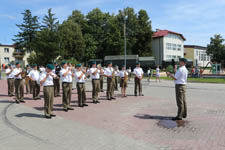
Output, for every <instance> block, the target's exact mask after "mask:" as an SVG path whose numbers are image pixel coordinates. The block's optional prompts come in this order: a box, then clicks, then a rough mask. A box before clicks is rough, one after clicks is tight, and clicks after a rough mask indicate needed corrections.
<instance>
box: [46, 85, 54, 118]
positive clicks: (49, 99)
mask: <svg viewBox="0 0 225 150" xmlns="http://www.w3.org/2000/svg"><path fill="white" fill-rule="evenodd" d="M43 90H44V102H45V104H44V113H45V116H51V114H52V111H53V100H54V86H44V88H43Z"/></svg>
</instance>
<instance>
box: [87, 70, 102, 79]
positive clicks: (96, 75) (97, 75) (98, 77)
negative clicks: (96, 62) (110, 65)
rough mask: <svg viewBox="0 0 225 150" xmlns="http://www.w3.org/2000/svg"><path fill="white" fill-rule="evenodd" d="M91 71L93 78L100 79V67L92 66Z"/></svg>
mask: <svg viewBox="0 0 225 150" xmlns="http://www.w3.org/2000/svg"><path fill="white" fill-rule="evenodd" d="M96 70H98V71H97V72H96V74H95V75H93V73H94V72H95V71H96ZM89 72H90V74H91V79H100V70H99V69H98V68H91V69H90V70H89Z"/></svg>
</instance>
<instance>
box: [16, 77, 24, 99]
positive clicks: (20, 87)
mask: <svg viewBox="0 0 225 150" xmlns="http://www.w3.org/2000/svg"><path fill="white" fill-rule="evenodd" d="M15 94H16V101H23V99H24V81H23V79H15Z"/></svg>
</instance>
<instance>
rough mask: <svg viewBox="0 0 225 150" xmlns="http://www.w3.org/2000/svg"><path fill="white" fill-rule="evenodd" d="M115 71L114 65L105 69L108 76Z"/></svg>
mask: <svg viewBox="0 0 225 150" xmlns="http://www.w3.org/2000/svg"><path fill="white" fill-rule="evenodd" d="M112 73H113V68H112V67H108V68H106V69H105V71H104V74H105V75H107V76H112Z"/></svg>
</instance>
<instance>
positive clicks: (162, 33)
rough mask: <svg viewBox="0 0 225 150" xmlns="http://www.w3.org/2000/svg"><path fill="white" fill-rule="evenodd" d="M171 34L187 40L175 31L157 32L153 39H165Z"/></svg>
mask: <svg viewBox="0 0 225 150" xmlns="http://www.w3.org/2000/svg"><path fill="white" fill-rule="evenodd" d="M169 33H171V34H176V35H179V36H181V38H182V39H183V40H184V41H185V40H186V39H185V38H184V36H183V35H182V34H180V33H176V32H173V31H169V30H157V31H156V32H155V33H154V34H153V36H152V37H153V38H159V37H164V36H167V35H168V34H169Z"/></svg>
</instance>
